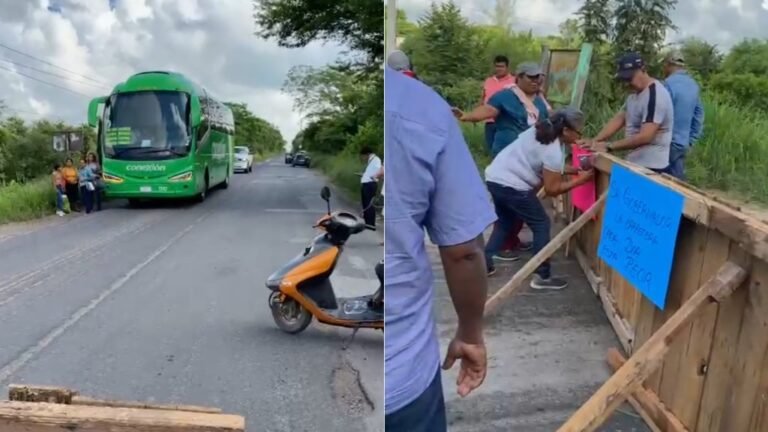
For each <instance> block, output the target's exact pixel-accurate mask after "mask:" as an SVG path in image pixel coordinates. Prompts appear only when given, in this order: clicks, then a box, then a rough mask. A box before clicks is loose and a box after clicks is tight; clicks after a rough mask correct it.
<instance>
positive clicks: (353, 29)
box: [253, 0, 384, 66]
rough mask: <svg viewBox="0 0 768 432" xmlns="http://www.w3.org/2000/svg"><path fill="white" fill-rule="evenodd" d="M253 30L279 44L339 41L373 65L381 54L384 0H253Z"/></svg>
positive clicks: (382, 55)
mask: <svg viewBox="0 0 768 432" xmlns="http://www.w3.org/2000/svg"><path fill="white" fill-rule="evenodd" d="M253 3H254V9H255V13H254V19H255V21H256V25H257V26H258V31H257V34H258V35H259V36H261V37H262V38H264V39H276V40H277V42H278V43H279V44H280V46H284V47H288V48H298V47H303V46H306V45H307V44H309V43H310V42H312V41H315V40H322V41H332V42H340V43H343V44H346V45H347V46H348V47H349V48H351V49H352V50H354V51H356V52H360V53H362V54H364V55H365V56H366V61H365V62H364V64H366V65H368V66H373V64H375V63H380V62H381V61H382V60H383V57H384V3H383V2H381V1H380V0H254V2H253Z"/></svg>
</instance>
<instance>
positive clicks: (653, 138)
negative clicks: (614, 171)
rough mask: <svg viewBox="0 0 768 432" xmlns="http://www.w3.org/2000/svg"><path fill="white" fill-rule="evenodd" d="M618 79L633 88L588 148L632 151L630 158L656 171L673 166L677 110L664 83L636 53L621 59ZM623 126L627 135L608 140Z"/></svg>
mask: <svg viewBox="0 0 768 432" xmlns="http://www.w3.org/2000/svg"><path fill="white" fill-rule="evenodd" d="M616 78H617V79H618V80H620V81H622V82H624V83H625V84H626V85H627V86H628V87H629V88H630V89H631V91H632V93H631V94H630V95H629V96H628V97H627V101H626V103H625V104H624V107H623V108H622V109H621V111H619V112H618V113H616V115H615V116H613V118H612V119H611V120H610V121H609V122H608V123H607V124H606V125H605V126H604V127H603V129H602V130H601V131H600V133H598V134H597V136H595V138H594V139H592V140H587V141H585V142H584V147H586V148H589V149H591V150H593V151H602V152H609V153H610V152H613V151H618V150H630V152H629V154H628V155H627V160H628V161H630V162H633V163H635V164H637V165H640V166H643V167H646V168H650V169H652V170H653V171H656V172H662V171H664V170H665V169H666V168H667V166H668V165H669V148H670V144H671V142H672V125H673V123H674V117H673V116H674V113H673V105H672V98H671V97H670V95H669V92H668V91H667V89H666V87H664V84H663V83H662V82H660V81H658V80H656V79H655V78H653V77H652V76H650V75H648V72H647V71H646V69H645V62H644V61H643V59H642V58H641V57H640V55H639V54H636V53H628V54H624V55H623V56H622V57H621V58H620V59H619V64H618V71H617V73H616ZM621 128H625V132H626V133H625V136H626V137H625V138H624V139H621V140H618V141H613V142H607V141H606V140H608V139H609V138H611V137H612V136H613V135H615V134H616V133H617V132H618V131H620V130H621Z"/></svg>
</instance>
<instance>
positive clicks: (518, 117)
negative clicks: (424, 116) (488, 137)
mask: <svg viewBox="0 0 768 432" xmlns="http://www.w3.org/2000/svg"><path fill="white" fill-rule="evenodd" d="M543 77H544V73H543V71H542V70H541V67H540V66H539V65H537V64H536V63H523V64H521V65H520V66H518V68H517V84H516V86H514V87H512V88H508V89H503V90H501V91H499V92H498V93H496V94H494V95H493V96H492V97H491V98H490V99H489V100H488V102H487V103H485V104H483V105H480V106H478V107H477V108H475V109H474V110H472V111H471V112H469V113H464V112H462V111H461V110H459V109H457V108H454V110H453V111H454V114H455V115H456V116H457V117H458V118H459V120H461V121H464V122H479V121H484V120H487V119H490V118H493V119H494V120H495V122H496V135H495V137H494V140H493V145H492V146H491V156H493V157H496V155H498V154H499V153H500V152H501V151H502V150H504V148H505V147H506V146H507V145H509V144H510V143H512V142H513V141H515V140H516V139H517V137H518V135H520V133H522V132H523V131H525V130H526V129H528V128H529V127H531V126H532V125H534V124H535V123H536V122H537V121H538V120H544V119H546V118H548V117H549V110H550V109H551V108H550V106H549V104H548V103H547V101H546V100H545V99H544V97H543V96H542V95H541V82H542V78H543Z"/></svg>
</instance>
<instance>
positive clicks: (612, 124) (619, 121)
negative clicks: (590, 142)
mask: <svg viewBox="0 0 768 432" xmlns="http://www.w3.org/2000/svg"><path fill="white" fill-rule="evenodd" d="M622 127H624V115H623V114H621V113H620V114H617V115H615V116H613V118H612V119H611V120H609V121H608V123H607V124H606V125H605V126H603V129H602V130H601V131H600V133H598V134H597V136H595V141H605V140H607V139H608V138H610V137H612V136H614V135H616V133H617V132H618V131H620V130H621V128H622Z"/></svg>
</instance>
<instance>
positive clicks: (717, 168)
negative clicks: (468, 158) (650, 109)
mask: <svg viewBox="0 0 768 432" xmlns="http://www.w3.org/2000/svg"><path fill="white" fill-rule="evenodd" d="M703 101H704V112H705V117H704V133H703V135H702V137H701V139H700V140H699V141H698V142H697V143H696V144H695V145H694V146H693V147H692V148H691V151H690V153H689V155H688V158H687V160H686V175H687V177H688V181H689V182H690V183H691V184H692V185H693V186H696V187H698V188H701V189H706V190H716V191H720V192H723V193H724V195H725V196H726V197H731V198H736V199H738V200H746V201H755V202H758V203H761V204H768V116H766V115H765V113H761V112H760V111H755V110H754V109H750V108H748V107H745V106H741V105H738V104H736V103H734V102H732V101H730V100H729V99H727V98H725V97H723V96H720V95H718V94H714V93H710V92H705V93H704V94H703ZM618 108H619V107H610V106H607V105H600V106H596V107H588V106H587V107H584V111H585V113H586V115H587V125H586V128H585V134H584V135H585V136H594V135H595V134H597V132H599V130H600V128H601V127H602V126H603V125H604V124H605V123H606V122H607V121H608V120H610V118H611V117H612V116H613V114H614V113H615V112H616V111H615V109H618ZM462 130H463V131H464V136H465V138H466V140H467V144H468V145H469V148H470V150H471V151H472V154H473V156H474V158H475V161H476V162H477V164H478V166H479V167H480V169H481V170H482V169H484V168H485V166H487V164H488V162H489V157H488V156H487V153H486V152H485V149H484V146H485V145H484V138H483V129H482V125H481V124H478V125H462ZM481 172H482V171H481Z"/></svg>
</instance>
